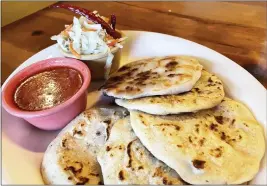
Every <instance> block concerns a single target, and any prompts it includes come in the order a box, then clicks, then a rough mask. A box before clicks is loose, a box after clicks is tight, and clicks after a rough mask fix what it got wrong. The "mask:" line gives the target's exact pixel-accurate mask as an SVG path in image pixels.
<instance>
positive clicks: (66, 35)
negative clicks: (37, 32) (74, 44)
mask: <svg viewBox="0 0 267 186" xmlns="http://www.w3.org/2000/svg"><path fill="white" fill-rule="evenodd" d="M60 35H62V36H64V37H69V34H68V32H66V31H65V30H63V31H62V32H61V33H60Z"/></svg>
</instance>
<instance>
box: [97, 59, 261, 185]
mask: <svg viewBox="0 0 267 186" xmlns="http://www.w3.org/2000/svg"><path fill="white" fill-rule="evenodd" d="M102 90H103V92H104V94H106V95H108V96H112V97H115V102H116V103H117V104H118V105H120V106H123V107H125V108H127V109H128V110H129V111H130V123H131V127H132V128H133V131H134V133H135V135H136V136H137V137H138V138H139V140H140V141H141V143H142V145H144V146H145V147H146V148H147V149H148V150H149V151H150V152H151V153H152V154H153V155H154V156H155V157H156V158H157V159H159V160H161V161H162V162H164V163H165V164H166V165H168V166H169V167H170V168H172V169H174V170H175V171H176V172H177V173H178V174H179V175H180V177H181V178H182V179H183V180H184V181H186V182H188V183H190V184H242V183H244V182H247V181H250V180H251V179H253V177H254V176H255V175H256V173H257V172H258V170H259V166H260V161H261V159H262V157H263V154H264V152H265V143H264V135H263V130H262V128H261V126H260V125H259V124H258V122H257V121H256V120H255V118H254V117H253V115H252V114H251V112H250V111H249V110H248V109H247V108H246V107H245V106H244V105H243V104H241V103H238V102H236V101H234V100H231V99H229V98H227V97H225V93H224V89H223V84H222V82H221V80H220V79H219V78H218V77H216V76H215V75H213V74H211V73H209V72H207V71H206V70H204V69H203V67H202V65H201V64H200V63H199V62H198V60H197V59H195V58H191V57H186V56H168V57H159V58H149V59H144V60H140V61H136V62H132V63H130V64H127V65H125V66H123V67H121V68H120V69H119V70H118V71H117V72H116V73H115V74H113V75H112V76H111V77H110V79H109V80H108V81H107V82H106V84H105V85H104V86H103V88H102ZM170 114H171V115H170ZM100 164H101V165H103V163H101V159H100ZM108 176H110V175H108ZM104 181H105V174H104Z"/></svg>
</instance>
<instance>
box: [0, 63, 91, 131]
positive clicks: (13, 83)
mask: <svg viewBox="0 0 267 186" xmlns="http://www.w3.org/2000/svg"><path fill="white" fill-rule="evenodd" d="M59 66H64V67H71V68H73V69H76V70H77V71H79V72H80V74H81V75H82V78H83V84H82V87H81V88H80V89H79V90H78V92H77V93H76V94H75V95H73V96H72V97H71V98H70V99H68V100H67V101H65V102H63V103H61V104H59V105H57V106H55V107H52V108H50V109H46V110H41V111H24V110H21V109H20V108H18V107H17V106H16V104H15V102H14V98H13V96H14V93H15V90H16V88H17V87H18V85H19V84H20V83H21V82H22V81H23V80H25V78H28V77H30V76H32V75H34V74H36V73H38V72H40V71H43V70H44V69H47V68H51V67H59ZM90 81H91V73H90V70H89V69H88V67H87V66H86V65H85V64H84V63H82V62H81V61H78V60H76V59H70V58H50V59H47V60H43V61H39V62H37V63H34V64H32V65H30V66H28V67H26V68H24V69H23V70H21V71H19V72H18V73H17V74H15V75H14V76H13V77H12V78H11V79H10V80H9V81H8V82H7V84H6V86H5V87H4V89H3V91H2V104H3V107H4V108H5V110H6V111H7V112H9V113H10V114H12V115H14V116H17V117H20V118H23V119H25V120H26V121H28V122H29V123H31V124H33V125H34V126H36V127H38V128H40V129H44V130H56V129H61V128H63V127H64V126H65V125H67V124H68V123H69V122H70V121H71V120H72V119H73V118H74V117H75V116H77V115H78V114H79V113H81V112H82V111H84V110H85V108H86V102H87V88H88V86H89V83H90Z"/></svg>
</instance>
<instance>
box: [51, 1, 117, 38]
mask: <svg viewBox="0 0 267 186" xmlns="http://www.w3.org/2000/svg"><path fill="white" fill-rule="evenodd" d="M51 7H52V8H63V9H66V10H70V11H72V12H74V13H76V14H79V15H81V16H84V17H86V18H87V19H88V20H91V21H93V22H94V23H97V24H101V26H102V27H103V29H105V30H106V31H107V33H108V34H109V35H111V36H112V37H113V38H115V39H118V38H121V34H120V33H119V32H117V31H116V30H115V29H114V28H115V24H116V17H115V15H114V17H115V19H114V18H113V19H114V20H115V22H112V20H111V24H112V26H113V24H114V28H113V29H112V28H111V27H110V25H109V24H108V23H106V22H105V21H104V20H103V19H101V18H100V17H98V16H96V15H95V14H94V13H92V12H90V11H89V10H86V9H84V8H80V7H77V6H73V5H69V4H55V5H52V6H51ZM114 20H113V21H114Z"/></svg>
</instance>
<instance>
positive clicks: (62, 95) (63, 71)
mask: <svg viewBox="0 0 267 186" xmlns="http://www.w3.org/2000/svg"><path fill="white" fill-rule="evenodd" d="M81 86H82V76H81V74H80V73H79V72H78V71H77V70H75V69H72V68H69V67H55V68H51V69H47V70H46V71H43V72H40V73H37V74H35V75H33V76H31V77H29V78H27V79H26V80H24V81H23V82H22V83H21V84H20V85H19V86H18V87H17V89H16V91H15V94H14V101H15V103H16V105H17V106H18V107H19V108H20V109H22V110H27V111H38V110H44V109H48V108H52V107H54V106H56V105H59V104H61V103H63V102H65V101H67V100H68V99H69V98H71V97H72V96H73V95H74V94H75V93H76V92H77V91H78V90H79V89H80V88H81Z"/></svg>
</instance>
